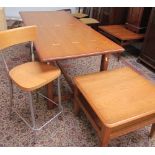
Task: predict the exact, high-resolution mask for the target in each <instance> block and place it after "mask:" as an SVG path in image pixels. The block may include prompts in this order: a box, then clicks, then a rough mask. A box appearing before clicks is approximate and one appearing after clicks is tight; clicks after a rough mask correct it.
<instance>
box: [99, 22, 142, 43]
mask: <svg viewBox="0 0 155 155" xmlns="http://www.w3.org/2000/svg"><path fill="white" fill-rule="evenodd" d="M99 29H100V30H102V32H103V34H104V35H106V36H107V37H108V38H110V39H112V40H113V41H115V42H116V43H118V44H119V45H121V46H126V45H129V44H131V43H132V42H135V41H140V40H142V39H143V38H144V34H138V33H135V32H132V31H130V30H128V29H126V28H125V26H124V25H105V26H99Z"/></svg>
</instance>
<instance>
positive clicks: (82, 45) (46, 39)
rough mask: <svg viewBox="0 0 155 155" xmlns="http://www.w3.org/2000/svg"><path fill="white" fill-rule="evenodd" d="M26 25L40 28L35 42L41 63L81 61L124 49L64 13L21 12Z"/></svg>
mask: <svg viewBox="0 0 155 155" xmlns="http://www.w3.org/2000/svg"><path fill="white" fill-rule="evenodd" d="M20 14H21V17H22V19H23V21H24V23H25V24H26V25H33V24H35V25H37V27H38V37H37V40H36V41H35V42H34V43H35V47H36V49H37V53H38V55H39V57H40V60H41V61H45V62H47V61H51V60H60V59H68V58H77V57H82V56H90V55H98V54H105V53H117V52H123V51H124V49H123V48H122V47H121V46H119V45H117V44H116V43H114V42H113V41H111V40H109V39H108V38H106V37H104V36H103V35H101V34H100V33H98V32H96V31H95V30H93V29H92V28H90V27H89V26H87V25H85V24H83V23H82V22H80V21H79V20H78V19H76V18H74V17H73V16H72V15H71V14H68V13H66V12H63V11H42V12H39V11H37V12H21V13H20Z"/></svg>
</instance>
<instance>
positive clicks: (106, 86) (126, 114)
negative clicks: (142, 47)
mask: <svg viewBox="0 0 155 155" xmlns="http://www.w3.org/2000/svg"><path fill="white" fill-rule="evenodd" d="M74 82H75V85H76V90H75V94H74V96H75V97H74V112H75V114H78V113H79V110H80V108H81V109H82V110H83V111H84V113H85V114H86V116H87V118H88V120H89V121H90V123H91V124H92V126H93V127H94V128H95V129H96V131H97V133H98V135H99V137H100V139H101V146H107V145H108V142H109V140H110V139H113V138H115V137H118V136H121V135H124V134H127V133H129V132H131V131H134V130H137V129H139V128H142V127H144V126H146V125H150V124H153V125H152V129H151V133H150V135H151V136H152V135H153V132H154V131H155V124H154V123H155V85H154V84H153V83H151V82H150V81H148V80H147V79H145V78H144V77H143V76H141V75H139V74H138V73H137V72H135V71H133V70H132V69H130V68H128V67H124V68H120V69H116V70H113V71H102V72H100V73H93V74H89V75H83V76H79V77H75V78H74Z"/></svg>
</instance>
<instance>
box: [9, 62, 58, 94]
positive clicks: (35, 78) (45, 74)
mask: <svg viewBox="0 0 155 155" xmlns="http://www.w3.org/2000/svg"><path fill="white" fill-rule="evenodd" d="M9 75H10V78H11V79H12V80H13V81H14V82H15V83H16V84H17V85H18V86H19V87H20V88H21V89H23V90H25V91H33V90H35V89H38V88H40V87H42V86H44V85H46V84H48V83H49V82H51V81H53V80H55V79H56V78H57V77H58V76H60V70H59V69H58V68H56V67H54V66H52V65H47V64H45V63H40V62H28V63H25V64H22V65H19V66H16V67H15V68H13V69H12V70H11V71H10V72H9Z"/></svg>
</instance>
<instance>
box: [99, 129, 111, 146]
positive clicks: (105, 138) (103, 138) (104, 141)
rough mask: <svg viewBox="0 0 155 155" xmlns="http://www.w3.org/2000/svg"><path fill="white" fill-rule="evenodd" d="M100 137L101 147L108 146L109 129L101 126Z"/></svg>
mask: <svg viewBox="0 0 155 155" xmlns="http://www.w3.org/2000/svg"><path fill="white" fill-rule="evenodd" d="M101 133H102V136H101V146H103V147H106V146H108V143H109V140H110V129H109V128H107V127H105V126H103V127H102V132H101Z"/></svg>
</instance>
